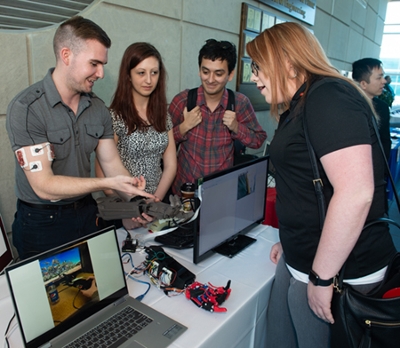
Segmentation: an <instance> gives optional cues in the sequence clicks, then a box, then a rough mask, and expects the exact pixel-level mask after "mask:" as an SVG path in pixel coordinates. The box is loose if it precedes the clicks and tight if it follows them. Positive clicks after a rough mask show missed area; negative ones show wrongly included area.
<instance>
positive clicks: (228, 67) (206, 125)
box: [168, 39, 267, 194]
mask: <svg viewBox="0 0 400 348" xmlns="http://www.w3.org/2000/svg"><path fill="white" fill-rule="evenodd" d="M236 59H237V56H236V47H235V45H233V44H232V43H230V42H228V41H217V40H214V39H209V40H207V41H206V44H205V45H204V46H203V47H202V48H201V49H200V52H199V56H198V64H199V76H200V79H201V86H200V87H199V88H198V89H197V102H196V107H195V108H193V109H192V110H191V111H188V109H187V100H188V93H189V90H184V91H182V92H181V93H179V94H178V95H176V96H175V97H174V98H173V100H172V102H171V104H170V106H169V109H168V111H169V113H170V115H171V117H172V123H173V125H174V129H173V131H174V138H175V142H176V143H177V145H178V146H179V150H178V169H177V175H176V178H175V181H174V182H173V184H172V191H173V193H174V194H179V193H180V187H181V185H182V184H184V183H194V182H195V180H196V179H198V178H200V177H203V176H205V175H208V174H211V173H213V172H217V171H220V170H223V169H226V168H229V167H232V166H233V159H234V140H235V139H237V140H239V141H240V142H241V143H242V144H243V145H244V146H247V147H250V148H253V149H257V148H259V147H261V145H262V144H263V142H264V140H265V139H266V137H267V134H266V133H265V131H264V130H263V129H262V127H261V126H260V124H259V123H258V121H257V118H256V115H255V113H254V109H253V106H252V105H251V103H250V101H249V99H248V98H247V97H246V96H245V95H243V94H241V93H238V92H234V95H235V108H234V109H235V111H231V110H227V109H228V99H229V97H228V95H229V93H228V90H227V89H226V87H225V86H226V84H227V83H228V82H229V81H231V80H232V78H233V76H234V73H235V66H236Z"/></svg>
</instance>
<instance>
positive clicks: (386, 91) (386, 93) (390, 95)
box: [378, 75, 395, 107]
mask: <svg viewBox="0 0 400 348" xmlns="http://www.w3.org/2000/svg"><path fill="white" fill-rule="evenodd" d="M385 80H386V84H385V87H384V88H383V91H382V94H381V95H380V96H379V97H378V98H379V99H381V100H383V101H384V102H385V103H386V104H388V105H389V107H392V104H393V101H394V97H395V93H394V90H393V88H392V86H391V85H390V84H391V83H392V78H391V77H390V76H389V75H386V76H385Z"/></svg>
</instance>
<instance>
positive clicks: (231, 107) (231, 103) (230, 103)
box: [226, 89, 235, 111]
mask: <svg viewBox="0 0 400 348" xmlns="http://www.w3.org/2000/svg"><path fill="white" fill-rule="evenodd" d="M227 90H228V106H227V108H226V110H230V111H235V92H234V91H232V90H231V89H227Z"/></svg>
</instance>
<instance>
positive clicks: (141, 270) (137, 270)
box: [121, 253, 151, 301]
mask: <svg viewBox="0 0 400 348" xmlns="http://www.w3.org/2000/svg"><path fill="white" fill-rule="evenodd" d="M126 256H127V257H128V258H129V259H128V260H126V261H124V257H126ZM121 259H122V262H123V263H124V264H127V263H128V262H129V261H130V264H131V266H132V269H131V270H130V271H129V272H125V275H126V279H128V278H130V279H132V280H134V281H135V282H138V283H142V284H145V285H147V290H146V291H145V292H144V293H143V294H141V295H139V296H137V297H136V299H137V300H138V301H142V300H143V298H144V297H145V296H146V295H147V293H148V292H149V291H150V287H151V284H150V283H149V282H146V281H143V280H140V279H137V278H135V277H134V275H137V276H138V277H139V276H141V275H143V274H144V272H145V271H146V267H147V266H146V265H145V264H144V263H143V262H142V263H141V264H140V265H139V266H138V267H135V265H134V264H133V259H132V255H131V254H130V253H125V254H122V255H121Z"/></svg>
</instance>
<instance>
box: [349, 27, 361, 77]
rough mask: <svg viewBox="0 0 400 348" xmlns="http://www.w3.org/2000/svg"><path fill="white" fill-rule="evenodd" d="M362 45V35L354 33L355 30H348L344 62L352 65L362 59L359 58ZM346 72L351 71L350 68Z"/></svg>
mask: <svg viewBox="0 0 400 348" xmlns="http://www.w3.org/2000/svg"><path fill="white" fill-rule="evenodd" d="M362 43H363V37H362V35H361V34H360V33H358V32H356V31H355V30H353V29H350V33H349V41H348V43H347V56H346V60H347V61H348V62H349V63H353V62H355V61H356V60H358V59H360V58H363V57H360V53H361V50H362ZM346 70H351V68H350V69H346Z"/></svg>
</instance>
